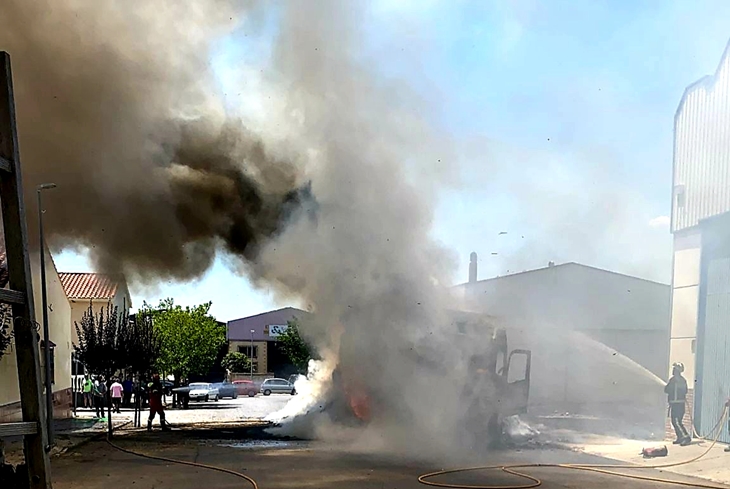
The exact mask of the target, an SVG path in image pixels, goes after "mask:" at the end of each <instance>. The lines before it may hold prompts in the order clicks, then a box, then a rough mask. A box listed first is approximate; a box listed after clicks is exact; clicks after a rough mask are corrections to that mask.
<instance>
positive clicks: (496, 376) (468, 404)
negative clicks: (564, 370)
mask: <svg viewBox="0 0 730 489" xmlns="http://www.w3.org/2000/svg"><path fill="white" fill-rule="evenodd" d="M449 318H450V319H451V321H452V323H453V324H452V326H455V327H454V328H451V329H450V331H454V333H453V337H450V338H448V339H449V343H450V345H451V347H450V348H452V349H453V351H455V352H457V353H464V352H471V354H469V355H468V359H466V365H465V368H464V369H462V370H460V371H459V370H457V371H453V370H452V368H453V365H450V364H448V363H446V362H442V361H440V359H443V357H444V351H443V345H437V344H435V343H434V342H433V341H429V340H428V339H426V340H425V341H423V342H420V343H419V344H418V345H417V347H413V348H407V349H402V351H400V352H399V353H400V355H402V356H403V357H405V358H409V359H410V360H411V361H410V362H409V363H408V364H409V365H413V366H414V371H413V372H411V373H412V374H413V375H412V376H411V378H414V379H415V378H423V377H424V376H426V377H430V378H432V379H440V381H436V382H435V387H434V389H433V391H432V392H431V393H430V394H432V395H433V396H444V395H450V396H453V397H455V399H454V401H455V402H452V403H450V404H448V403H447V404H446V405H448V406H451V407H455V406H458V407H459V408H461V409H463V411H464V412H461V413H459V414H460V415H461V416H460V419H462V420H463V426H464V428H465V429H464V432H463V438H464V439H465V440H466V441H467V442H468V443H470V444H490V445H492V444H495V443H499V442H500V441H502V439H503V424H504V421H505V420H506V419H507V418H509V417H511V416H514V415H519V414H523V413H526V412H527V405H528V399H529V392H530V367H531V357H532V355H531V352H530V350H523V349H514V350H509V347H508V343H507V331H506V330H505V329H503V328H500V327H497V326H495V321H494V318H492V317H490V316H486V315H483V314H477V313H470V312H465V311H449ZM340 345H341V346H340V348H341V354H340V363H339V365H338V366H337V367H336V368H335V369H334V371H333V372H332V388H331V392H330V396H329V399H330V402H329V403H328V404H327V405H326V407H325V409H324V410H325V411H326V412H327V413H328V414H329V416H330V418H331V419H332V420H333V421H335V422H337V423H344V424H356V425H366V424H369V423H375V422H378V419H379V417H381V416H383V415H384V414H385V413H387V414H388V416H393V415H394V413H395V416H398V413H402V415H403V416H407V415H408V414H407V413H408V409H403V407H404V405H403V404H402V403H403V402H404V400H403V395H401V393H399V392H398V391H397V390H396V389H391V388H388V383H387V382H385V383H382V382H369V381H368V378H367V375H368V372H367V370H363V368H362V365H360V364H355V363H348V354H347V353H348V351H350V352H351V351H353V350H352V349H354V348H359V349H362V347H363V346H362V345H358V344H357V340H356V338H355V336H354V335H352V334H350V332H348V331H347V329H346V328H343V334H342V335H341V337H340ZM475 345H476V347H475ZM462 363H463V362H462ZM407 373H408V372H405V374H407ZM444 381H446V382H450V385H449V387H450V388H451V390H450V389H442V388H439V387H438V386H439V382H444ZM441 385H443V384H441ZM435 404H438V403H435ZM443 405H444V404H441V406H443ZM443 414H444V415H447V416H453V414H454V413H452V412H444V413H443Z"/></svg>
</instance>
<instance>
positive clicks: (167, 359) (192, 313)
mask: <svg viewBox="0 0 730 489" xmlns="http://www.w3.org/2000/svg"><path fill="white" fill-rule="evenodd" d="M210 306H211V303H210V302H207V303H205V304H200V305H198V306H194V307H185V308H183V307H181V306H178V305H175V304H174V302H173V300H172V299H165V300H163V301H160V304H159V306H158V307H157V308H154V309H153V308H152V307H151V306H150V305H149V304H147V303H144V305H143V307H142V310H141V311H140V312H141V313H142V314H146V315H150V316H151V317H152V323H153V326H154V330H155V332H156V334H157V335H158V336H159V339H160V355H159V358H158V362H157V367H158V368H159V369H160V370H161V371H163V372H166V373H171V374H173V375H174V376H175V377H176V378H177V379H181V378H185V377H188V376H189V375H191V374H200V375H202V374H206V373H207V372H208V370H209V369H210V368H211V367H212V366H213V364H214V363H215V360H216V357H217V355H218V351H219V350H220V348H221V346H222V345H223V344H224V343H225V341H226V328H225V326H224V325H221V324H218V322H217V321H216V320H215V319H214V318H213V317H212V316H210V314H208V312H209V311H210Z"/></svg>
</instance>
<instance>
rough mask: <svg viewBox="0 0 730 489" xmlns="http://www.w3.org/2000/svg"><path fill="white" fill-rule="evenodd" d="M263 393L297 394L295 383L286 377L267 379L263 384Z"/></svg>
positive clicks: (266, 394)
mask: <svg viewBox="0 0 730 489" xmlns="http://www.w3.org/2000/svg"><path fill="white" fill-rule="evenodd" d="M261 393H262V394H263V395H265V396H270V395H271V394H291V395H292V396H293V395H296V393H297V391H296V389H294V384H292V383H291V382H289V381H288V380H285V379H266V380H264V382H263V384H261Z"/></svg>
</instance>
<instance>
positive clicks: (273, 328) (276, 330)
mask: <svg viewBox="0 0 730 489" xmlns="http://www.w3.org/2000/svg"><path fill="white" fill-rule="evenodd" d="M287 329H289V325H288V324H267V325H266V326H265V327H264V334H267V335H269V336H271V337H273V338H276V337H277V336H279V335H281V334H284V333H286V330H287Z"/></svg>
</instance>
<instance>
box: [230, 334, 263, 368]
mask: <svg viewBox="0 0 730 489" xmlns="http://www.w3.org/2000/svg"><path fill="white" fill-rule="evenodd" d="M253 346H254V350H255V352H256V356H255V357H254V358H252V359H251V360H252V361H253V365H254V372H257V373H261V374H264V373H268V372H269V365H268V357H269V355H268V342H266V341H254V342H253ZM250 347H251V341H250V340H249V341H235V340H234V341H229V342H228V351H229V352H235V351H239V348H242V349H243V350H244V351H243V353H246V352H248V351H249V349H250Z"/></svg>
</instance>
